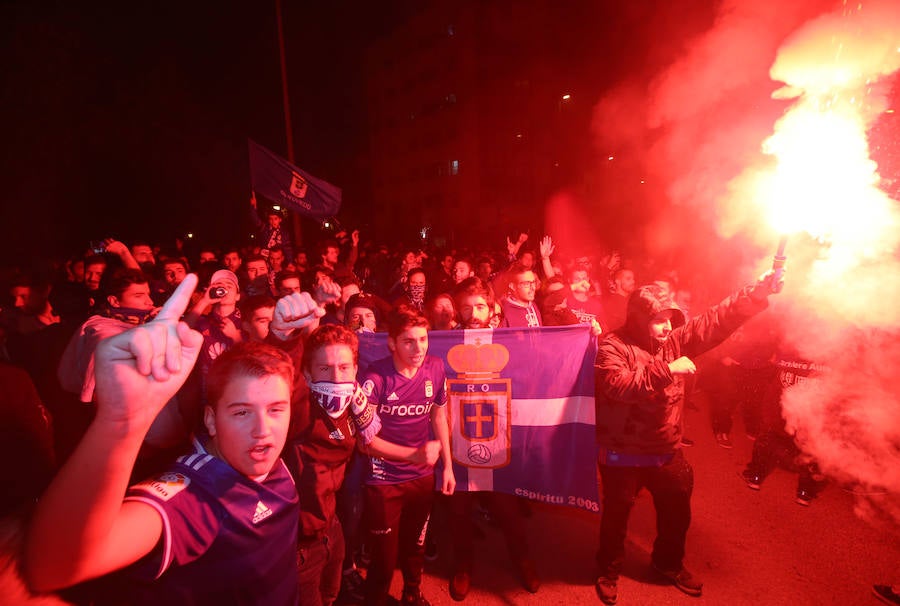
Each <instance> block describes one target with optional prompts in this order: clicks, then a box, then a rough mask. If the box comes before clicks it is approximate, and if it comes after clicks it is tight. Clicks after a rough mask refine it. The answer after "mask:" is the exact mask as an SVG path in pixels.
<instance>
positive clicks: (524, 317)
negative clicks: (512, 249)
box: [500, 263, 543, 328]
mask: <svg viewBox="0 0 900 606" xmlns="http://www.w3.org/2000/svg"><path fill="white" fill-rule="evenodd" d="M507 276H508V284H509V286H508V287H507V293H506V296H505V297H504V298H503V299H502V300H501V301H500V308H501V309H502V311H503V319H502V320H501V321H500V327H501V328H502V327H507V326H514V327H522V326H541V325H543V321H542V320H541V312H540V310H539V309H538V307H537V305H535V303H534V296H535V294H536V293H537V288H538V282H537V276H536V275H535V273H534V272H533V271H531V270H530V269H529V268H527V267H525V266H524V265H522V264H520V263H516V264H514V265H513V266H512V267H510V268H509V270H508V272H507Z"/></svg>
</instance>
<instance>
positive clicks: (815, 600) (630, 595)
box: [393, 411, 900, 606]
mask: <svg viewBox="0 0 900 606" xmlns="http://www.w3.org/2000/svg"><path fill="white" fill-rule="evenodd" d="M708 427H709V424H708V421H707V420H706V418H705V415H704V414H702V413H700V412H698V411H689V412H688V434H689V435H690V436H691V437H692V438H693V439H694V440H695V441H696V445H695V446H693V447H691V448H688V449H687V451H686V453H687V456H688V459H689V460H690V461H691V463H692V465H693V466H694V470H695V479H696V481H695V491H694V498H693V518H694V519H693V523H692V526H691V530H690V532H689V533H688V545H687V558H686V565H687V567H688V568H689V569H690V570H691V571H693V572H694V573H695V574H697V575H698V576H700V577H701V578H702V579H703V581H704V583H705V587H704V592H703V596H702V597H700V598H691V597H689V596H686V595H684V594H682V593H681V592H679V591H678V590H677V589H675V588H674V587H672V586H669V585H663V584H661V583H660V581H659V580H658V579H656V578H654V577H653V576H652V573H651V572H650V570H649V561H650V548H651V544H652V541H653V538H654V536H655V521H654V514H653V507H652V502H651V499H650V496H649V494H647V493H646V492H643V493H642V494H641V496H640V497H639V499H638V503H637V505H636V507H635V509H634V511H633V514H632V517H631V522H630V527H629V540H628V543H627V562H626V565H625V571H624V576H623V578H622V579H620V582H619V604H624V605H627V604H654V605H657V604H659V605H665V604H685V605H688V604H694V605H697V606H699V605H701V604H717V605H718V604H723V605H741V604H759V603H766V604H790V605H791V606H803V605H807V604H809V605H827V604H841V605H848V604H849V605H853V604H860V605H869V606H874V605H876V604H880V603H881V602H879V601H878V600H877V599H876V598H875V597H874V596H872V594H871V585H872V584H873V583H879V582H885V581H892V582H900V531H898V530H897V529H896V528H891V527H882V528H876V527H874V526H873V525H871V524H869V523H867V522H864V521H863V520H861V519H860V518H859V517H858V516H856V515H855V514H854V512H853V509H854V504H855V497H854V496H853V495H852V494H850V493H848V492H845V491H843V490H841V489H840V488H839V487H837V486H833V485H832V486H829V487H828V488H826V490H825V491H824V493H823V494H822V495H821V496H820V497H819V498H818V499H817V500H815V501H814V502H813V503H812V505H811V506H810V507H808V508H807V507H802V506H800V505H797V504H796V503H795V502H794V494H795V490H796V475H795V474H791V473H790V472H787V471H781V470H779V471H776V472H775V473H774V474H773V475H772V476H771V477H769V478H768V479H767V480H766V482H765V483H764V485H763V487H762V490H761V491H760V492H754V491H751V490H749V489H748V488H747V487H746V485H745V484H744V482H743V480H741V479H740V478H739V477H738V473H739V472H740V470H741V469H743V466H744V464H745V463H746V461H747V460H749V456H750V450H751V447H752V442H750V440H749V439H747V438H746V437H744V435H743V434H742V433H740V432H739V431H736V433H735V436H734V442H735V447H734V449H733V450H724V449H722V448H720V447H718V446H717V445H716V443H715V441H714V439H713V437H712V434H711V432H710V430H709V429H708ZM740 428H741V427H740V425H739V423H738V424H736V430H737V429H740ZM533 510H534V513H533V515H532V517H531V518H530V519H529V521H528V523H529V526H530V529H531V532H532V535H533V537H534V541H533V545H532V551H533V555H534V556H535V559H536V561H537V565H538V569H539V571H540V573H541V576H542V579H543V586H542V587H541V590H540V591H539V592H538V593H537V594H534V595H532V594H529V593H527V592H526V591H525V590H524V589H522V588H521V587H520V586H519V584H518V582H517V580H516V578H515V577H514V575H513V572H512V569H511V568H510V565H509V558H508V557H507V554H506V552H505V547H504V546H503V540H502V537H501V536H500V535H499V532H498V531H497V530H496V529H494V528H492V527H490V526H484V529H485V534H486V538H485V539H484V540H481V541H480V542H479V543H478V545H479V547H480V549H481V551H480V553H479V554H478V557H477V559H476V566H477V568H476V571H475V573H474V575H473V588H472V591H471V593H470V594H469V596H468V598H467V599H466V601H465V603H468V604H478V605H505V604H560V605H566V604H573V605H574V604H600V601H599V599H598V598H597V597H596V594H595V593H594V587H593V581H594V573H595V571H594V549H595V543H596V538H597V532H598V526H599V518H598V517H597V516H595V515H592V514H588V513H585V512H581V511H575V510H571V509H568V508H555V507H551V506H546V505H539V504H535V505H533ZM438 536H439V538H440V533H439V535H438ZM446 544H447V542H446V540H444V541H443V542H442V544H441V553H440V556H439V558H438V560H437V561H435V562H432V563H429V564H427V566H426V579H425V583H424V587H423V591H424V593H425V595H426V597H427V598H428V599H429V600H430V601H431V602H432V603H433V604H435V605H440V604H454V603H455V602H454V601H453V600H452V599H451V598H450V594H449V591H448V575H449V572H450V570H449V567H450V561H449V557H448V556H449V553H448V552H449V548H444V546H445V545H446ZM400 588H401V582H400V573H399V571H398V572H397V573H396V575H395V577H394V585H393V592H394V595H399V593H400Z"/></svg>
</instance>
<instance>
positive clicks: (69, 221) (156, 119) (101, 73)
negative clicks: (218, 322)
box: [0, 0, 409, 258]
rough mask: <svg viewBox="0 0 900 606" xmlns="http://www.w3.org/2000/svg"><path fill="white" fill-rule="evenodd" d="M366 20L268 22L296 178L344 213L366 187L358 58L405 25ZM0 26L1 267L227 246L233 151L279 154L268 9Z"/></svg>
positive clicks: (223, 8) (189, 10) (51, 12)
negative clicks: (259, 147) (43, 259)
mask: <svg viewBox="0 0 900 606" xmlns="http://www.w3.org/2000/svg"><path fill="white" fill-rule="evenodd" d="M308 4H311V5H312V6H307V5H308ZM326 4H327V5H328V6H325V5H326ZM368 4H369V3H334V5H332V4H331V3H299V2H290V1H287V2H284V5H285V6H284V9H283V11H284V12H283V15H284V23H285V34H286V46H287V54H288V58H287V67H288V72H289V81H290V95H291V111H292V118H293V123H294V129H293V130H294V134H295V135H294V136H295V147H296V161H297V164H298V165H299V166H301V167H302V168H304V169H305V170H308V171H309V172H311V173H312V174H314V175H316V176H319V177H321V178H324V179H326V180H329V181H332V182H334V183H336V184H339V185H340V186H342V187H343V188H344V189H345V204H346V205H349V206H351V207H352V205H353V204H354V203H358V201H359V200H360V199H364V197H365V188H367V187H368V186H369V185H368V180H369V177H368V175H354V174H352V173H353V166H354V163H353V161H352V159H353V158H358V157H359V155H360V154H361V153H362V150H364V149H365V146H366V140H365V112H364V105H363V99H362V78H361V65H362V61H361V58H362V53H363V49H364V48H365V47H366V46H367V45H368V44H369V43H370V42H371V41H372V40H373V39H374V38H375V37H377V36H378V35H382V34H383V32H384V31H385V30H389V29H390V27H391V26H392V24H393V23H395V22H396V21H397V20H398V19H401V18H403V16H404V15H406V14H408V12H409V11H408V9H407V8H406V7H405V5H404V3H399V2H398V3H391V6H390V7H389V8H387V9H386V8H385V7H382V6H379V7H378V8H377V10H376V9H375V8H367V6H368ZM351 5H352V6H351ZM2 11H3V12H2V16H0V21H2V26H0V27H2V38H0V41H2V56H3V59H2V61H3V62H4V65H3V73H4V78H3V79H4V87H3V90H2V95H3V96H2V102H0V106H2V108H3V110H2V121H3V122H2V125H3V129H2V130H3V133H4V135H3V139H4V148H5V150H6V152H5V153H4V161H3V163H2V168H0V170H2V183H3V184H4V191H3V204H2V215H0V230H2V234H0V237H2V247H3V252H4V256H5V257H7V258H8V256H9V255H13V256H14V257H18V258H21V256H22V254H23V253H24V252H26V251H27V252H29V254H31V251H33V250H34V246H35V245H38V246H40V247H41V248H43V249H45V250H47V251H48V252H53V253H58V252H74V251H75V250H77V249H80V248H83V247H84V246H85V245H86V244H87V242H88V241H89V240H94V239H97V238H102V237H115V238H118V239H122V240H125V241H129V240H131V239H134V238H138V237H140V238H146V239H151V240H158V241H163V242H168V241H171V240H172V239H173V238H174V237H175V236H176V235H180V234H183V233H185V232H187V231H192V232H194V233H195V234H197V236H198V237H200V238H202V239H207V240H212V241H220V240H223V239H224V240H225V241H229V240H233V239H235V238H237V237H239V233H240V232H238V231H237V230H238V228H240V227H241V226H244V227H246V208H247V206H248V205H247V202H246V200H247V195H248V193H249V175H248V167H247V151H246V140H247V138H248V137H250V138H253V139H254V140H256V141H258V142H259V143H261V144H263V145H265V146H268V147H270V148H271V149H273V150H274V151H276V152H278V153H281V154H284V155H286V154H287V146H286V139H285V131H284V121H283V120H284V117H283V112H282V93H281V80H280V66H279V55H278V40H277V33H276V32H277V29H276V13H275V3H274V0H273V1H271V2H270V1H266V2H258V3H256V2H241V3H229V2H225V3H211V2H200V3H193V2H191V3H152V4H140V5H131V4H130V3H95V4H92V5H91V6H85V5H80V4H79V5H74V4H71V3H59V5H56V6H45V5H43V4H42V3H31V2H24V1H23V2H17V3H12V4H6V5H5V6H4V8H3V9H2ZM351 210H352V208H351Z"/></svg>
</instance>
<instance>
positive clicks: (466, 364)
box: [447, 343, 509, 378]
mask: <svg viewBox="0 0 900 606" xmlns="http://www.w3.org/2000/svg"><path fill="white" fill-rule="evenodd" d="M447 362H448V363H449V364H450V367H451V368H452V369H453V370H455V371H456V372H457V373H458V374H459V375H462V376H464V377H469V378H478V377H480V378H487V377H499V376H500V371H501V370H503V369H504V368H505V367H506V365H507V364H508V363H509V350H508V349H506V347H504V346H503V345H498V344H496V343H489V344H485V345H482V344H480V343H476V344H474V345H472V344H467V345H454V346H453V347H451V348H450V351H448V352H447Z"/></svg>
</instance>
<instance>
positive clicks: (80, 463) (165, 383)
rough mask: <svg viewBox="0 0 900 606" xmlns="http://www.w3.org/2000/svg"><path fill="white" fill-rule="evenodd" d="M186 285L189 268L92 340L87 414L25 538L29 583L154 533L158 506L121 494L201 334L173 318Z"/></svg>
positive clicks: (109, 566)
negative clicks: (157, 298)
mask: <svg viewBox="0 0 900 606" xmlns="http://www.w3.org/2000/svg"><path fill="white" fill-rule="evenodd" d="M196 285H197V277H196V276H195V275H193V274H191V275H189V276H188V277H186V278H185V279H184V281H183V282H182V283H181V285H179V287H178V288H177V289H176V290H175V292H174V293H173V295H172V297H171V298H170V299H169V300H168V301H167V302H166V304H165V305H164V306H163V308H162V310H161V311H160V313H159V315H158V316H157V317H156V319H154V320H153V321H152V322H149V323H147V324H145V325H143V326H139V327H137V328H134V329H132V330H129V331H126V332H124V333H121V334H118V335H116V336H113V337H110V338H109V339H106V340H104V341H103V342H101V343H100V345H99V346H98V348H97V354H96V376H97V387H96V393H97V414H96V417H95V419H94V421H93V422H92V423H91V425H90V427H89V428H88V430H87V432H86V433H85V435H84V437H83V438H82V440H81V442H80V443H79V445H78V447H77V448H76V450H75V452H74V453H73V454H72V456H71V457H70V458H69V460H68V461H67V462H66V464H65V465H64V466H63V468H62V469H61V470H60V472H59V474H57V476H56V477H55V478H54V480H53V482H52V483H51V484H50V486H49V487H48V488H47V491H46V492H45V493H44V495H43V496H42V497H41V499H40V500H39V502H38V505H37V509H36V511H35V514H34V517H33V519H32V523H31V527H30V529H29V533H28V537H27V540H26V547H25V557H24V572H25V577H26V579H27V581H28V583H29V585H30V586H31V588H32V589H33V590H35V591H49V590H52V589H57V588H61V587H66V586H69V585H73V584H75V583H78V582H80V581H83V580H87V579H91V578H94V577H97V576H100V575H103V574H106V573H108V572H112V571H114V570H118V569H120V568H123V567H125V566H127V565H129V564H131V563H133V562H136V561H137V560H138V559H140V558H141V557H143V556H145V555H147V554H148V553H150V552H151V551H152V550H153V548H154V547H155V545H156V544H157V542H158V541H159V538H160V536H161V533H162V520H161V519H160V517H159V514H157V513H156V512H155V510H153V509H152V508H151V507H150V506H149V505H145V504H142V503H137V502H128V503H124V504H123V499H124V497H125V491H126V489H127V488H128V481H129V478H130V475H131V471H132V468H133V467H134V462H135V460H136V458H137V454H138V450H139V449H140V447H141V443H142V441H143V439H144V436H145V435H146V433H147V431H148V430H149V428H150V425H151V424H152V423H153V420H154V419H155V418H156V415H157V414H158V413H159V411H160V410H161V409H162V408H163V406H165V404H166V402H168V401H169V399H170V398H171V397H172V396H173V395H174V394H175V392H176V391H178V389H179V388H180V387H181V385H182V384H183V383H184V381H185V379H186V378H187V376H188V374H189V373H190V371H191V368H192V367H193V365H194V362H195V361H196V360H197V354H198V353H199V351H200V345H201V344H202V341H203V339H202V337H201V336H200V334H199V333H197V332H195V331H193V330H191V329H190V328H188V326H187V325H186V324H185V323H184V322H181V321H180V320H179V318H180V317H181V314H182V313H184V310H185V308H186V307H187V305H188V301H189V300H190V296H191V293H192V292H193V290H194V288H195V287H196Z"/></svg>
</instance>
